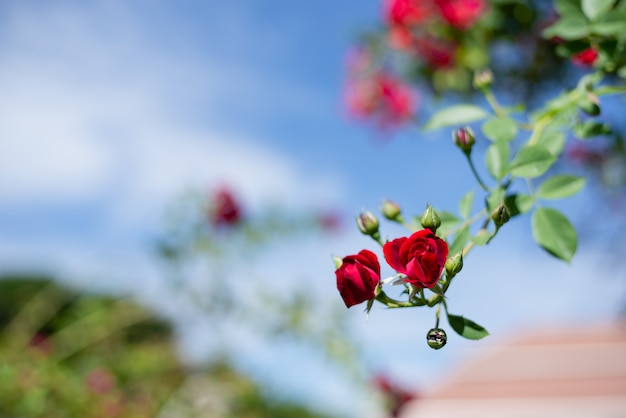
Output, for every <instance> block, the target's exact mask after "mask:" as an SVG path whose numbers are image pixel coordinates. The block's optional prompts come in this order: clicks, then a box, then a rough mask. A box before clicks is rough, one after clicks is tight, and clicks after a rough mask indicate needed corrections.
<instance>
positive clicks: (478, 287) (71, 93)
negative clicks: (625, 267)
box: [0, 0, 624, 416]
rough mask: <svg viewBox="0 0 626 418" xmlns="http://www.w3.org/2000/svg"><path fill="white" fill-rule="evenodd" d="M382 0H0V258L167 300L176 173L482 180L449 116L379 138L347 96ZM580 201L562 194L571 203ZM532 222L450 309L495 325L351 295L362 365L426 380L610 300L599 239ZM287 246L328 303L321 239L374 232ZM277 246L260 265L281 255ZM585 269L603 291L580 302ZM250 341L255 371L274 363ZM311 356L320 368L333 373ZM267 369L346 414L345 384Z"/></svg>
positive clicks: (233, 178)
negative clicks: (440, 335)
mask: <svg viewBox="0 0 626 418" xmlns="http://www.w3.org/2000/svg"><path fill="white" fill-rule="evenodd" d="M378 3H379V2H377V1H369V2H363V1H358V0H350V1H344V2H341V3H337V2H330V1H324V2H308V3H303V2H292V1H287V0H283V1H271V2H270V1H268V0H257V1H243V0H236V1H235V0H233V1H229V2H217V1H191V0H190V1H187V2H172V1H157V2H154V1H140V0H135V1H91V2H77V1H46V2H44V1H5V2H2V4H0V45H2V48H0V91H1V92H2V94H1V95H0V138H2V139H1V140H0V270H3V271H9V270H12V269H26V268H40V269H47V270H50V271H53V272H56V273H57V274H59V275H62V276H64V277H66V280H69V281H72V282H73V283H77V284H86V283H91V284H93V283H96V285H97V286H99V287H103V288H107V289H113V290H122V291H131V292H136V293H137V294H139V295H140V297H141V298H143V299H145V300H153V301H154V300H159V299H162V297H163V294H162V293H161V292H162V289H161V288H160V287H159V284H158V269H157V267H156V266H155V265H154V264H153V263H152V261H151V259H150V258H149V257H148V256H147V255H146V252H147V243H149V241H150V239H151V238H152V237H153V236H154V234H155V233H156V232H157V231H158V227H159V225H160V224H159V222H160V220H161V215H162V211H163V208H164V205H165V204H167V203H168V202H169V201H171V200H172V199H173V198H175V197H176V196H178V195H180V193H181V192H182V191H184V190H185V189H186V188H189V187H205V186H210V185H215V184H220V183H223V182H225V181H226V182H228V183H229V184H231V185H232V186H233V187H234V188H235V189H236V190H238V191H239V192H240V193H241V195H242V197H243V198H244V200H245V202H246V204H247V205H249V206H250V207H252V208H260V207H262V206H263V205H265V204H268V203H273V202H279V203H280V204H281V205H284V206H285V207H287V208H289V209H293V210H302V209H310V208H333V209H335V208H338V209H339V210H340V211H341V212H342V213H344V214H347V215H349V216H352V215H353V214H356V213H358V212H359V211H360V210H361V209H363V208H370V209H373V210H374V209H376V207H377V206H378V205H379V202H380V200H381V199H382V198H391V199H394V200H396V201H398V202H399V203H401V204H402V205H403V207H405V209H406V211H407V212H409V213H418V212H421V211H422V210H423V208H424V206H425V205H426V203H427V202H431V203H433V204H434V205H435V206H437V207H444V208H449V209H451V210H453V211H454V210H455V207H456V204H457V202H458V200H459V198H460V197H461V196H462V194H463V193H464V192H465V191H466V190H467V189H469V188H470V187H475V185H474V184H473V183H472V179H471V178H470V176H469V172H468V170H467V169H466V167H465V166H464V165H463V159H462V156H461V155H460V153H458V152H456V150H454V149H453V147H452V146H451V143H450V139H449V134H448V133H442V135H441V136H442V137H441V138H439V135H437V134H429V135H423V134H421V133H419V132H417V131H406V132H402V133H399V134H397V135H394V136H392V137H390V138H386V139H385V138H384V137H383V136H381V135H380V134H377V133H376V132H374V131H372V130H370V129H368V128H366V127H364V126H362V125H359V124H356V123H354V121H350V120H349V119H348V118H347V117H346V116H345V114H344V112H343V110H342V107H341V83H342V77H343V62H344V54H345V52H346V49H347V48H348V47H349V45H350V43H351V40H352V39H353V38H354V35H355V34H356V33H358V30H359V29H360V28H364V27H369V26H370V25H372V24H375V22H376V19H377V17H378V14H379V9H380V6H379V4H378ZM584 199H585V195H581V196H580V197H575V198H572V199H570V200H569V201H568V203H567V205H564V208H565V210H566V211H568V213H570V214H576V213H577V211H578V209H577V208H578V207H579V206H580V204H581V203H583V202H584ZM528 229H529V228H528V219H523V220H519V221H516V222H515V223H514V224H513V225H512V226H511V228H507V230H506V231H504V233H503V234H502V237H498V240H496V241H494V245H493V248H489V249H488V250H484V249H481V250H480V251H476V253H475V254H473V255H472V257H471V258H470V259H468V260H467V262H466V267H465V270H464V272H463V275H462V276H460V277H459V280H457V283H456V284H455V288H454V289H452V290H451V293H450V299H451V310H453V311H454V312H455V313H458V314H464V315H467V316H468V317H470V318H472V319H474V320H476V321H477V322H480V323H482V324H483V325H485V326H486V327H487V328H488V329H490V330H491V332H492V333H493V334H495V336H494V337H491V338H488V339H486V340H484V341H481V342H465V341H462V340H461V339H460V338H455V337H451V343H450V345H449V346H448V347H446V349H445V350H442V351H439V352H433V351H431V350H429V349H428V348H427V347H426V345H425V343H424V337H423V334H425V331H426V330H427V329H428V328H429V327H430V324H431V322H432V312H416V311H409V312H406V311H402V312H396V311H391V312H387V311H383V310H376V311H375V312H374V314H373V315H372V316H371V317H370V320H369V322H368V323H367V324H366V323H365V321H364V319H363V318H362V315H361V312H360V309H355V310H354V312H353V315H354V317H355V327H356V330H357V332H358V334H359V336H360V338H362V339H363V341H364V345H365V351H366V352H367V354H368V356H369V357H368V358H369V361H370V364H369V365H368V366H369V367H371V368H372V369H375V370H378V369H389V370H390V371H391V373H392V375H394V376H396V377H397V378H398V379H400V380H401V381H403V382H405V383H407V384H415V385H419V384H421V385H425V384H427V383H428V382H430V381H432V374H433V373H444V374H445V373H446V372H449V371H450V370H451V368H452V367H453V366H454V365H455V364H458V362H460V361H461V360H462V359H463V358H466V357H467V356H470V355H471V353H472V352H475V351H478V350H481V349H482V348H484V347H486V346H488V345H489V344H491V343H492V341H497V339H499V338H504V337H505V336H507V335H510V334H511V333H513V332H514V330H517V329H523V328H527V327H531V326H533V324H537V323H539V322H541V323H550V322H554V323H563V322H564V323H574V322H576V321H590V322H594V321H600V320H605V319H608V318H611V315H612V314H613V313H614V312H615V311H616V309H617V306H618V304H619V300H620V297H621V295H622V294H623V290H624V289H623V286H622V285H621V284H620V282H618V281H611V280H606V281H603V282H601V284H596V280H599V278H601V277H602V276H610V275H611V273H610V271H609V268H608V266H606V265H605V263H604V261H603V260H604V259H603V258H602V254H601V251H598V250H594V247H593V246H592V245H585V244H584V243H581V245H580V254H579V256H578V257H577V258H576V259H575V261H574V262H573V263H572V265H571V266H568V265H566V264H564V263H561V262H559V261H556V260H553V259H551V258H549V257H548V256H547V255H545V254H544V253H543V252H542V251H541V250H539V249H537V248H535V247H534V246H532V244H531V238H530V233H529V231H528ZM385 232H388V233H389V234H393V233H399V232H398V231H397V230H394V229H388V230H386V231H385ZM295 247H296V248H295V249H294V248H291V249H284V251H291V252H287V253H285V254H286V255H288V256H289V257H290V259H293V260H298V261H296V262H294V263H292V264H293V265H291V264H288V265H285V266H281V268H283V271H282V273H283V275H284V276H291V277H295V276H298V275H302V271H301V266H302V263H301V262H300V261H299V260H303V259H306V260H307V262H308V263H310V264H311V265H310V266H307V269H306V270H307V274H310V275H312V276H314V277H313V279H314V280H315V281H316V285H315V286H316V287H318V288H319V289H320V292H327V294H328V298H329V300H331V298H334V299H332V300H333V301H334V303H338V304H341V300H340V299H339V297H338V296H337V294H336V290H335V288H334V274H333V266H332V263H331V262H330V257H329V256H330V254H336V255H344V254H349V253H354V252H357V251H359V250H360V249H362V248H365V247H369V248H373V246H372V243H371V242H370V241H368V240H367V239H366V238H365V237H363V236H360V235H359V234H358V233H357V230H356V228H352V229H351V228H348V230H347V231H346V233H345V234H343V235H341V236H339V237H337V238H336V239H335V240H334V241H330V242H329V241H328V240H326V239H314V240H312V241H310V242H309V241H307V243H306V244H302V245H301V246H300V248H298V246H295ZM286 255H283V254H280V256H281V257H285V256H286ZM275 257H278V255H275ZM272 261H275V260H274V259H273V258H272V259H270V260H265V261H264V262H262V263H260V264H259V265H255V266H253V267H254V268H259V269H266V270H265V271H268V270H275V269H276V267H275V266H276V265H275V264H272ZM138 272H140V273H138ZM138 277H139V278H138ZM324 280H326V281H324ZM590 283H593V285H592V290H593V292H597V296H594V297H597V298H598V299H599V300H602V301H603V303H598V304H587V303H586V299H587V298H588V297H589V295H588V293H587V292H588V290H587V289H588V287H589V284H590ZM165 304H166V305H167V303H165ZM170 305H171V304H170ZM170 305H168V306H169V307H168V308H167V309H174V308H172V307H171V306H170ZM174 310H175V309H174ZM198 328H200V329H198ZM201 335H202V329H201V327H196V329H195V330H190V331H189V334H188V335H187V334H186V335H184V336H183V339H184V340H185V341H187V343H189V341H191V344H192V345H193V344H196V346H199V345H201V344H204V343H206V341H204V340H203V339H202V338H201ZM237 338H239V337H236V336H235V337H234V341H235V343H234V344H235V345H236V342H237V341H238V340H237ZM194 350H196V351H199V352H202V349H199V348H197V347H196V348H194V349H193V350H191V351H194ZM243 353H245V354H248V355H250V356H251V357H250V358H251V359H252V360H250V363H254V364H253V365H250V368H251V369H253V370H255V371H254V373H258V374H259V375H263V376H265V377H267V375H270V374H271V373H269V372H268V371H269V370H271V369H272V367H273V366H275V363H272V361H273V362H277V361H280V360H277V359H274V360H271V359H270V360H268V361H266V363H263V361H261V360H262V359H256V360H258V361H257V362H256V363H255V361H256V360H255V359H254V356H253V353H250V352H246V350H245V349H244V350H243ZM291 355H292V357H297V356H298V355H297V354H293V353H292V354H291ZM244 363H245V362H244ZM264 364H265V365H264ZM312 364H318V363H315V362H313V363H312ZM246 367H247V366H246ZM320 367H321V366H320ZM309 368H312V369H314V368H315V367H314V366H309ZM319 370H321V368H320V369H319ZM319 370H318V371H317V372H316V373H318V376H320V379H322V377H324V376H325V377H324V378H326V379H328V376H332V374H328V373H330V372H328V371H319ZM269 379H270V380H271V381H272V382H277V383H275V384H277V385H280V384H284V381H285V379H286V380H287V381H288V382H290V384H291V385H292V387H293V389H294V390H295V391H296V392H298V393H299V394H300V395H301V396H302V394H303V393H309V396H310V398H309V399H314V400H315V399H333V401H329V402H328V406H329V407H330V408H331V409H332V408H335V409H337V410H340V411H343V412H345V413H346V415H348V416H349V415H351V414H357V413H358V411H354V410H353V409H352V406H350V405H346V403H345V401H343V398H342V395H341V394H343V393H349V389H346V388H342V387H340V386H341V385H339V384H338V385H337V386H336V387H335V386H333V385H323V384H322V385H321V384H319V383H318V384H315V385H314V386H315V387H314V388H313V389H312V388H311V387H309V386H310V385H311V383H308V384H309V386H307V382H303V381H302V379H298V376H297V375H293V376H289V374H288V373H287V376H282V377H281V376H274V375H272V376H270V377H269ZM281 379H282V380H281ZM294 382H295V383H294ZM329 390H333V391H335V392H333V393H334V394H335V395H336V396H334V397H329V393H328V391H329ZM325 391H326V392H325ZM342 391H343V392H342ZM346 391H347V392H346Z"/></svg>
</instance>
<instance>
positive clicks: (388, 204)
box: [380, 200, 402, 222]
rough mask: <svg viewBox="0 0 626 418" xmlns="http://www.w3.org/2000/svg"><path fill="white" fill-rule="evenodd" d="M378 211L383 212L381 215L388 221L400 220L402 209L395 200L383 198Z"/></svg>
mask: <svg viewBox="0 0 626 418" xmlns="http://www.w3.org/2000/svg"><path fill="white" fill-rule="evenodd" d="M380 211H381V212H382V213H383V216H384V217H385V218H387V219H389V220H390V221H396V222H402V211H401V210H400V206H398V204H397V203H396V202H392V201H391V200H383V203H382V205H381V207H380Z"/></svg>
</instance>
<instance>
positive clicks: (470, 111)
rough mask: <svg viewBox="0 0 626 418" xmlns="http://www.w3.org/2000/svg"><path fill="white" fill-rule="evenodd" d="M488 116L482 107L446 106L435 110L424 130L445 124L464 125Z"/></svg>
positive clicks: (466, 105) (437, 127) (441, 126)
mask: <svg viewBox="0 0 626 418" xmlns="http://www.w3.org/2000/svg"><path fill="white" fill-rule="evenodd" d="M487 116H489V113H488V112H487V111H486V110H484V109H483V108H482V107H478V106H474V105H468V104H461V105H454V106H450V107H446V108H445V109H441V110H440V111H438V112H436V113H435V114H434V115H432V116H431V117H430V120H429V121H428V122H427V123H426V125H425V126H424V130H427V131H430V130H434V129H439V128H443V127H445V126H455V125H464V124H467V123H471V122H475V121H477V120H481V119H484V118H486V117H487Z"/></svg>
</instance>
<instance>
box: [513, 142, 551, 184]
mask: <svg viewBox="0 0 626 418" xmlns="http://www.w3.org/2000/svg"><path fill="white" fill-rule="evenodd" d="M555 161H556V158H555V157H554V156H553V155H552V154H550V151H548V150H547V149H545V148H544V147H542V146H541V145H529V146H527V147H524V148H522V149H521V150H519V152H518V153H517V155H516V156H515V158H514V159H513V161H512V162H511V174H513V175H514V176H516V177H526V178H533V177H538V176H540V175H542V174H543V173H545V172H546V171H547V170H548V169H549V168H550V166H551V165H552V164H554V162H555Z"/></svg>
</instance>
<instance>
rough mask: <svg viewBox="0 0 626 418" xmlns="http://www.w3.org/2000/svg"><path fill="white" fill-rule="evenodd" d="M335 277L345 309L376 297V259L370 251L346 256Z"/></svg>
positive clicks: (378, 280)
mask: <svg viewBox="0 0 626 418" xmlns="http://www.w3.org/2000/svg"><path fill="white" fill-rule="evenodd" d="M335 275H336V276H337V289H338V290H339V294H340V295H341V297H342V299H343V301H344V303H345V304H346V307H348V308H349V307H350V306H353V305H358V304H359V303H361V302H365V301H366V300H370V299H373V298H374V297H375V296H376V286H378V283H379V282H380V263H379V262H378V257H377V256H376V254H374V253H373V252H371V251H370V250H362V251H360V252H359V253H358V254H356V255H349V256H346V257H344V258H343V260H342V263H341V266H339V268H337V270H336V271H335Z"/></svg>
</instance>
